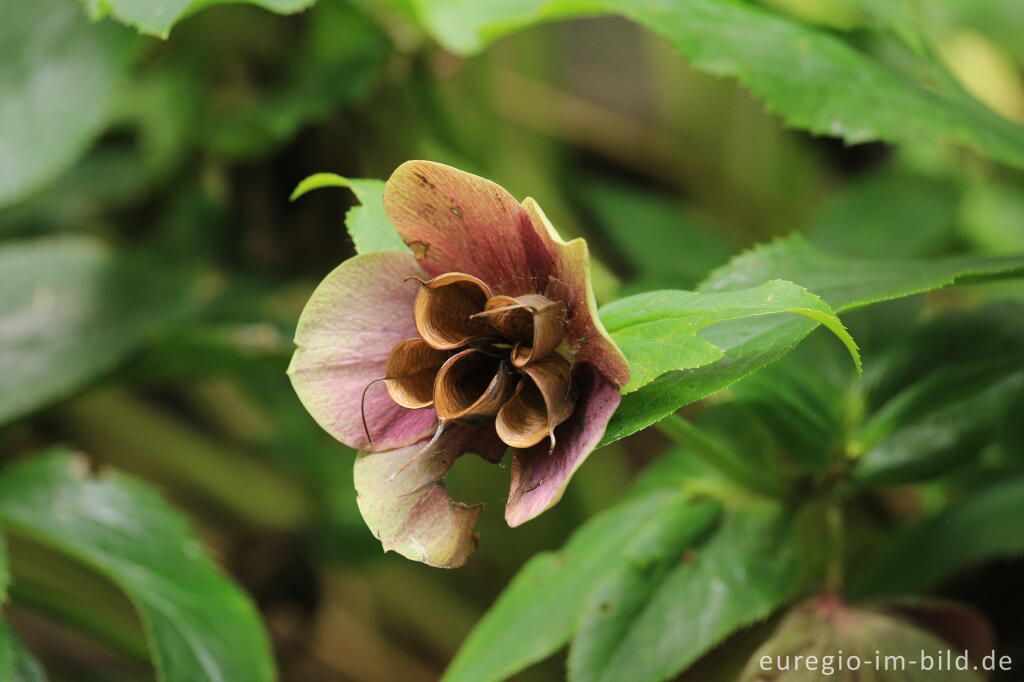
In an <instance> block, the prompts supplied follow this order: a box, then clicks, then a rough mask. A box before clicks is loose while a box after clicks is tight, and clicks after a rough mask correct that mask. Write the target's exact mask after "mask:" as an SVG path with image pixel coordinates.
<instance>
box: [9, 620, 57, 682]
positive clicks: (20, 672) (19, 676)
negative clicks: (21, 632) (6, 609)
mask: <svg viewBox="0 0 1024 682" xmlns="http://www.w3.org/2000/svg"><path fill="white" fill-rule="evenodd" d="M0 680H5V681H6V680H9V681H10V682H46V672H45V671H43V666H41V665H40V664H39V661H37V660H36V657H35V656H33V655H32V652H31V651H29V650H28V647H26V646H25V643H24V642H22V641H21V638H20V637H18V635H17V633H15V632H14V630H13V629H11V626H10V625H8V624H7V623H5V622H3V621H0Z"/></svg>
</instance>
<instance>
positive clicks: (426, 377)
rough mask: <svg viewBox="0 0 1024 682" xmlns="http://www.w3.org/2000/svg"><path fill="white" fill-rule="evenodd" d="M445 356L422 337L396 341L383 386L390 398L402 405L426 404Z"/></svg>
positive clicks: (422, 405) (416, 406)
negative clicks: (384, 385) (385, 387)
mask: <svg viewBox="0 0 1024 682" xmlns="http://www.w3.org/2000/svg"><path fill="white" fill-rule="evenodd" d="M448 356H449V353H447V352H445V351H442V350H437V349H436V348H431V347H430V345H429V344H428V343H427V342H426V341H424V340H423V339H410V340H408V341H401V342H400V343H398V344H396V345H395V347H394V348H392V349H391V354H390V355H388V363H387V383H386V386H387V388H388V393H389V394H390V395H391V399H392V400H394V401H395V402H396V403H398V404H399V405H401V406H402V407H409V408H414V409H415V408H419V407H430V405H432V404H433V403H434V377H436V376H437V370H438V369H440V367H441V365H443V364H444V361H445V360H447V359H448Z"/></svg>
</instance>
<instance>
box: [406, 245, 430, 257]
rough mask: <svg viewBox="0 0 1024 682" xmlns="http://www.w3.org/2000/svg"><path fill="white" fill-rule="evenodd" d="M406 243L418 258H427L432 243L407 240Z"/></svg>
mask: <svg viewBox="0 0 1024 682" xmlns="http://www.w3.org/2000/svg"><path fill="white" fill-rule="evenodd" d="M405 245H406V246H408V247H409V248H410V249H411V250H412V255H413V256H415V257H416V259H417V260H419V259H422V258H426V257H427V254H428V253H430V244H427V243H426V242H406V243H405Z"/></svg>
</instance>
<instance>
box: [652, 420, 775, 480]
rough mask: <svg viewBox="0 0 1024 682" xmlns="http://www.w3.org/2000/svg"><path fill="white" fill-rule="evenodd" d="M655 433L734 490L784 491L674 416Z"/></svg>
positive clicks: (689, 424)
mask: <svg viewBox="0 0 1024 682" xmlns="http://www.w3.org/2000/svg"><path fill="white" fill-rule="evenodd" d="M656 426H657V428H658V430H659V431H661V432H662V433H664V434H665V435H666V436H668V437H669V438H671V439H672V440H673V441H675V443H676V444H678V445H682V446H683V447H685V448H687V449H688V450H689V451H690V452H691V453H693V454H694V455H696V456H697V457H699V458H700V460H701V461H702V462H704V463H705V464H707V465H708V466H710V467H712V468H713V469H715V470H716V471H717V472H719V473H720V474H722V475H723V476H725V477H726V478H727V479H728V480H729V481H730V482H732V483H733V484H735V485H736V486H737V487H739V488H742V489H743V490H746V491H748V492H753V493H756V494H758V495H769V496H772V497H778V496H779V495H781V494H782V493H783V492H784V491H783V490H782V488H781V487H780V486H779V485H778V484H777V483H776V482H775V481H773V480H772V479H770V478H766V477H762V476H758V475H757V474H755V473H754V472H752V471H750V470H748V469H747V468H745V467H743V466H742V465H740V464H738V463H737V462H736V460H735V459H733V458H732V457H731V456H730V455H729V453H728V452H726V451H725V449H724V448H723V447H722V445H721V444H720V443H718V442H717V441H715V440H714V439H713V438H711V437H710V436H708V435H707V434H706V433H704V432H703V431H701V430H700V429H698V428H696V427H695V426H694V425H693V424H691V423H690V422H689V421H687V420H685V419H683V418H682V417H680V416H679V415H678V414H670V415H668V416H667V417H665V418H664V419H662V420H661V421H660V422H658V423H657V424H656Z"/></svg>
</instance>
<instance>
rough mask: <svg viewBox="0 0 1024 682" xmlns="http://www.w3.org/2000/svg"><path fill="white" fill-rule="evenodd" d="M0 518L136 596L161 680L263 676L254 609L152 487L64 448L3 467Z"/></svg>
mask: <svg viewBox="0 0 1024 682" xmlns="http://www.w3.org/2000/svg"><path fill="white" fill-rule="evenodd" d="M0 523H2V524H3V526H4V527H6V528H9V529H11V530H13V531H15V532H17V533H19V534H24V535H26V536H28V537H30V538H32V539H33V540H35V541H37V542H39V543H42V544H45V545H48V546H51V547H53V548H55V549H57V550H59V551H61V552H63V553H66V554H68V555H70V556H72V557H74V558H75V559H77V560H79V561H82V562H84V563H86V564H88V565H89V566H91V567H93V568H95V569H96V570H98V571H99V572H101V573H102V574H104V575H105V576H106V577H108V578H110V580H111V581H113V582H114V583H115V584H117V585H118V586H119V587H120V588H121V589H122V590H124V592H125V593H126V594H127V595H128V596H129V598H130V599H131V600H132V602H133V604H134V605H135V608H136V609H137V610H138V612H139V616H140V617H141V619H142V621H143V623H144V624H145V627H146V631H147V636H148V637H149V640H150V646H151V650H152V654H153V662H154V665H155V666H156V668H157V672H158V675H159V677H160V679H161V680H162V682H205V681H210V682H222V681H223V680H246V682H269V681H271V680H273V679H274V677H275V674H274V666H273V661H272V659H271V654H270V649H269V645H268V642H267V637H266V634H265V633H264V631H263V628H262V625H261V623H260V619H259V616H258V614H257V612H256V610H255V608H254V607H253V605H252V603H251V602H250V601H249V599H248V597H246V596H245V594H243V593H242V592H241V591H240V590H239V589H238V588H236V587H235V586H234V585H232V584H231V583H230V582H229V581H228V580H227V579H226V578H225V577H224V576H223V574H221V573H220V571H218V570H217V569H216V568H215V567H214V565H213V564H212V562H211V561H210V560H209V559H208V558H207V556H206V554H205V553H204V552H203V549H202V547H201V546H200V544H199V542H198V541H197V540H196V538H195V536H194V535H193V534H192V532H191V531H190V530H189V528H188V526H187V524H186V523H185V521H184V520H183V519H182V518H181V517H180V516H179V515H178V514H177V513H176V512H175V511H174V510H173V509H171V508H170V507H168V505H167V504H166V503H165V502H164V501H163V499H162V498H161V497H160V496H159V495H157V494H156V493H155V492H154V491H153V490H152V489H150V488H147V487H145V486H143V485H142V484H140V483H138V482H136V481H134V480H132V479H130V478H128V477H126V476H123V475H121V474H117V473H114V472H106V473H103V474H101V475H100V476H96V477H93V476H90V475H89V474H88V472H87V463H86V462H85V461H84V460H80V459H75V457H74V456H73V455H70V454H68V453H67V452H64V451H52V452H49V453H44V454H39V455H36V456H33V457H30V458H28V459H26V460H25V461H23V462H21V463H19V464H17V465H15V466H12V467H11V468H10V469H8V470H6V471H5V472H3V474H2V475H0Z"/></svg>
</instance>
